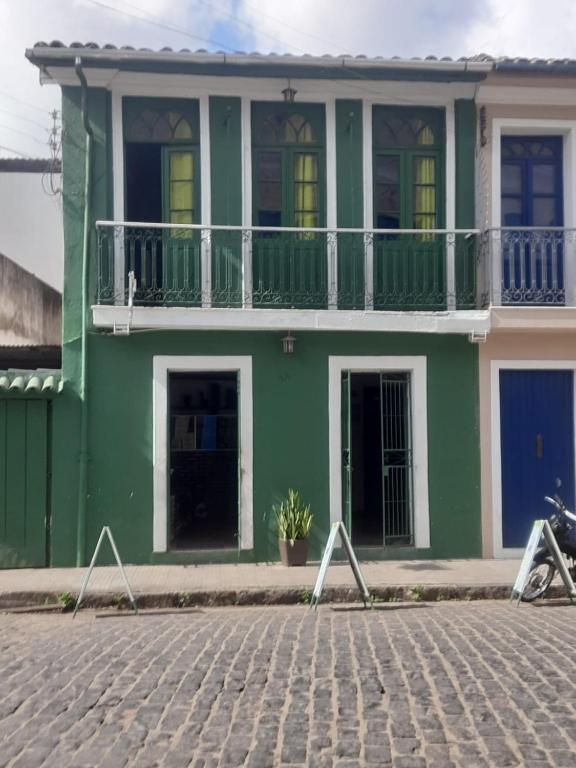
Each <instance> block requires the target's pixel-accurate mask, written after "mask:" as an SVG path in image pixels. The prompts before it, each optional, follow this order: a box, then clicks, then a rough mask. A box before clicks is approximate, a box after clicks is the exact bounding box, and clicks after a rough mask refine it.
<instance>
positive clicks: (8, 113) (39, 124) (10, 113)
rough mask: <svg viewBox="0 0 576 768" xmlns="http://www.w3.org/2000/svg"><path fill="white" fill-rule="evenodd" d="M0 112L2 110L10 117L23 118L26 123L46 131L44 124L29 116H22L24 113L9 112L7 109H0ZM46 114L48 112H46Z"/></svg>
mask: <svg viewBox="0 0 576 768" xmlns="http://www.w3.org/2000/svg"><path fill="white" fill-rule="evenodd" d="M0 112H3V113H4V114H6V115H12V117H17V118H18V119H19V120H25V121H26V122H27V123H32V125H37V126H38V127H39V128H42V129H43V130H44V131H47V130H48V128H46V126H45V125H42V123H39V122H38V121H37V120H32V118H30V117H24V115H19V114H18V113H17V112H11V111H10V110H9V109H1V108H0ZM46 114H47V115H49V114H50V113H49V112H47V113H46Z"/></svg>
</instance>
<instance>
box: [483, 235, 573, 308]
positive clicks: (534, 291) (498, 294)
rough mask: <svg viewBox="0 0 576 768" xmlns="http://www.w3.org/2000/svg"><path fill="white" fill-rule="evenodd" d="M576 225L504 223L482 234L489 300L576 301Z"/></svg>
mask: <svg viewBox="0 0 576 768" xmlns="http://www.w3.org/2000/svg"><path fill="white" fill-rule="evenodd" d="M575 246H576V230H573V229H565V228H563V227H547V228H544V227H522V228H514V227H501V228H498V229H489V230H487V231H486V232H484V233H483V235H482V250H483V251H484V252H485V257H483V258H482V259H481V263H482V265H483V266H484V268H485V269H486V270H487V272H486V273H485V275H484V276H483V277H482V278H481V282H482V283H483V289H482V294H483V299H482V303H483V304H484V305H488V304H492V305H495V306H551V305H552V306H554V305H555V306H563V305H565V304H573V299H574V297H573V295H571V291H570V290H569V289H570V288H572V293H573V291H574V282H575V279H576V275H575V274H572V273H571V266H572V264H574V263H575V256H576V251H575Z"/></svg>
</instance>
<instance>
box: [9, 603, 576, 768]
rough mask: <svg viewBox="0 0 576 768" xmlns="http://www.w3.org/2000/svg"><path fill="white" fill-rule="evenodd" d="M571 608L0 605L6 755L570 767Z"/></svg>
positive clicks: (574, 682)
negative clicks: (181, 609) (75, 613)
mask: <svg viewBox="0 0 576 768" xmlns="http://www.w3.org/2000/svg"><path fill="white" fill-rule="evenodd" d="M575 630H576V608H574V607H570V606H560V605H553V606H545V605H542V606H541V607H536V606H521V607H520V608H516V607H514V606H511V605H509V604H508V603H505V602H486V603H474V602H471V603H448V602H446V603H438V604H433V605H426V604H421V603H416V604H414V605H412V606H408V607H404V606H400V605H395V604H386V605H378V606H376V607H375V609H374V610H372V611H364V610H360V609H356V608H343V607H338V608H334V609H331V608H330V607H328V606H324V607H321V609H320V610H319V611H318V613H317V614H316V615H314V614H312V613H310V612H309V611H308V610H307V609H306V608H305V607H294V608H246V609H240V608H231V609H220V610H216V609H214V610H206V611H203V612H196V613H183V614H179V615H173V614H172V615H169V614H164V615H143V616H140V617H120V616H114V617H113V618H102V619H96V618H94V617H93V616H91V615H89V614H82V615H79V617H78V618H77V619H76V620H74V621H73V620H72V618H71V616H69V615H65V616H53V615H26V616H24V615H0V766H2V767H4V766H9V767H10V768H34V767H35V766H41V765H42V766H53V767H54V768H68V766H101V767H102V768H115V767H120V766H125V765H129V766H138V767H142V768H144V766H162V768H164V767H166V768H176V767H177V766H193V768H201V767H205V768H209V767H210V766H213V767H214V768H216V766H240V765H244V766H251V767H252V768H257V767H258V766H260V767H261V768H264V767H265V766H295V765H305V766H319V767H320V766H325V767H326V768H328V767H329V766H334V768H336V767H338V768H348V767H349V768H351V767H352V766H378V765H381V766H392V768H447V767H448V766H466V768H473V767H474V766H497V768H500V766H513V765H518V766H525V767H526V768H530V767H532V766H533V767H534V768H536V766H538V768H544V766H576V751H574V749H575V746H576V651H575V650H574V646H575V641H574V638H575V636H576V631H575Z"/></svg>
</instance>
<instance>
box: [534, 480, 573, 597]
mask: <svg viewBox="0 0 576 768" xmlns="http://www.w3.org/2000/svg"><path fill="white" fill-rule="evenodd" d="M560 485H561V483H560V481H557V487H560ZM544 500H545V501H547V502H548V503H549V504H551V505H552V506H553V507H554V512H552V514H551V515H550V517H549V518H548V522H549V524H550V528H551V529H552V533H553V534H554V537H555V538H556V541H557V542H558V548H559V549H560V552H562V553H563V554H564V555H566V556H567V557H568V561H569V565H568V571H569V573H570V576H571V577H572V581H574V582H575V583H576V515H575V514H573V513H572V512H570V511H569V510H568V509H567V508H566V505H565V504H564V502H563V501H562V499H561V498H560V496H558V494H555V495H554V497H552V498H551V497H550V496H545V497H544ZM555 575H556V565H555V564H554V560H553V558H552V555H551V553H550V550H549V548H548V545H547V544H544V545H543V546H541V547H539V549H538V550H537V551H536V554H535V555H534V561H533V563H532V567H531V569H530V574H529V576H528V582H527V584H526V587H525V589H524V592H523V593H522V598H521V599H522V601H523V602H525V603H531V602H532V601H533V600H536V598H537V597H542V596H543V595H544V594H545V593H546V591H547V589H548V587H549V586H550V584H551V583H552V581H553V579H554V576H555Z"/></svg>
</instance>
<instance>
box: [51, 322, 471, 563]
mask: <svg viewBox="0 0 576 768" xmlns="http://www.w3.org/2000/svg"><path fill="white" fill-rule="evenodd" d="M158 354H162V355H191V354H194V355H252V357H253V396H254V527H255V551H254V556H255V558H256V559H257V560H276V559H277V557H278V554H277V548H276V541H275V535H274V534H273V532H271V531H270V530H269V523H266V522H265V521H264V515H265V513H266V512H267V511H268V510H269V509H270V507H271V504H272V503H273V502H274V501H275V500H278V498H279V497H281V496H282V495H284V494H285V493H286V490H287V488H288V487H289V486H293V487H296V488H298V489H299V490H300V491H301V493H302V495H303V496H304V498H305V499H306V501H309V502H310V503H311V505H312V509H313V511H314V513H315V516H316V525H317V529H316V532H315V536H314V539H313V542H312V556H318V555H319V553H320V550H321V546H322V544H323V543H324V541H325V537H326V534H327V531H328V527H329V498H328V483H329V477H328V405H327V401H328V356H329V355H351V354H354V355H375V354H378V355H426V356H427V360H428V429H429V482H430V516H431V540H432V547H431V550H429V551H425V552H421V553H415V551H414V550H411V549H406V550H400V551H399V550H393V551H387V552H384V551H382V552H381V553H380V554H375V553H374V552H373V551H370V554H369V556H370V557H371V558H372V557H378V556H381V557H394V558H397V557H410V558H411V557H414V556H424V557H468V556H470V557H473V556H479V555H480V497H479V448H478V441H479V431H478V422H477V406H476V404H477V396H478V392H477V386H478V385H477V355H476V348H475V347H474V346H472V345H471V344H469V343H468V341H467V340H466V339H464V338H461V337H453V336H440V335H438V336H434V335H417V334H410V335H408V334H365V333H338V334H337V333H298V334H297V340H296V352H295V354H294V356H293V357H286V356H285V355H283V354H282V352H281V343H280V335H279V334H277V333H265V332H260V333H243V332H234V333H232V332H230V333H215V332H213V333H210V332H172V333H168V332H167V333H138V334H134V335H131V336H129V337H110V336H105V335H92V336H91V337H90V380H89V384H90V387H89V390H90V393H91V394H90V433H89V434H90V481H89V486H90V499H89V512H88V524H87V532H88V544H87V550H88V551H90V550H91V549H92V548H93V547H94V545H95V543H96V538H97V536H98V534H99V531H100V529H101V527H102V526H103V525H105V524H111V525H112V528H113V531H114V535H115V537H116V538H117V542H118V545H119V547H120V551H121V553H122V556H123V557H124V558H125V559H126V561H127V562H141V563H145V562H151V561H152V562H155V561H156V562H158V561H173V562H174V561H179V560H180V561H185V560H186V559H188V560H191V561H194V560H196V561H201V560H202V559H203V557H204V558H205V557H206V556H205V555H204V556H203V555H202V554H198V555H196V556H188V555H182V554H181V555H168V556H157V557H156V558H154V556H153V555H152V514H153V512H152V434H153V433H152V358H153V356H154V355H158ZM69 550H70V548H69V547H67V546H66V545H65V543H63V542H62V540H61V539H60V538H56V537H55V539H54V561H55V562H59V563H62V562H69V563H71V562H72V560H73V557H72V555H71V554H70V551H69ZM366 554H368V553H366ZM242 557H243V558H245V559H250V558H251V557H252V555H251V554H243V555H242ZM224 559H229V560H236V559H238V554H237V553H234V554H232V555H228V556H227V558H224Z"/></svg>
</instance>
